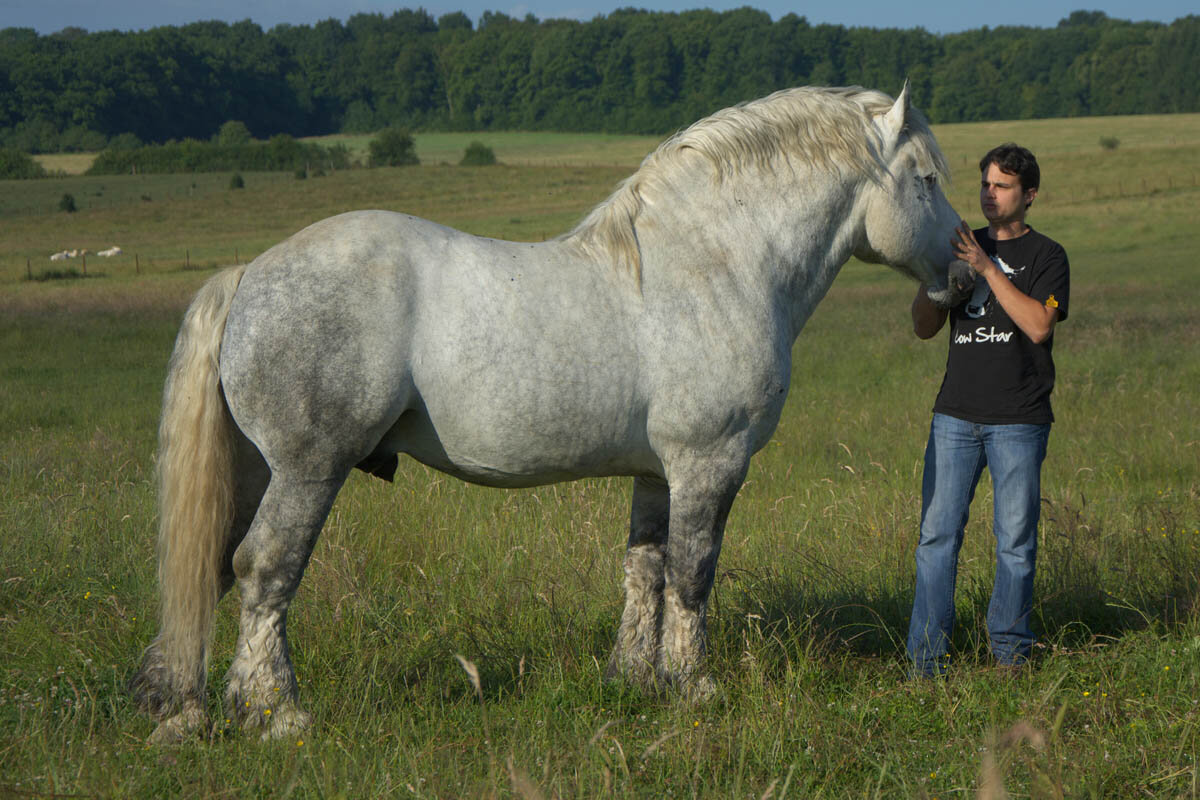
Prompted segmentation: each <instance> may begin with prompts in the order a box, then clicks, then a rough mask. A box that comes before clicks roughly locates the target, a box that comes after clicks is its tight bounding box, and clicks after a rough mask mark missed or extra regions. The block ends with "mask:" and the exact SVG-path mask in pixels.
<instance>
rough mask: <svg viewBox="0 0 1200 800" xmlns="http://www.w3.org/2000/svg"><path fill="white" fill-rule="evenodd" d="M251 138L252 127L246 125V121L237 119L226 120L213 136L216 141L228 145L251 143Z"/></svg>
mask: <svg viewBox="0 0 1200 800" xmlns="http://www.w3.org/2000/svg"><path fill="white" fill-rule="evenodd" d="M250 139H251V136H250V129H249V128H247V127H246V123H244V122H239V121H238V120H236V119H231V120H229V121H228V122H226V123H225V124H224V125H222V126H221V127H220V129H219V130H218V131H217V133H216V135H214V136H213V141H214V142H216V143H217V144H223V145H226V146H230V145H232V146H237V145H240V144H250Z"/></svg>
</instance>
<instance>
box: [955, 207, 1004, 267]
mask: <svg viewBox="0 0 1200 800" xmlns="http://www.w3.org/2000/svg"><path fill="white" fill-rule="evenodd" d="M954 232H955V233H956V234H958V235H957V237H956V238H954V239H951V240H950V245H951V246H952V247H953V248H954V252H955V254H957V256H958V260H959V261H962V262H965V263H966V264H969V265H970V266H971V269H973V270H975V273H976V274H977V275H979V276H980V277H983V278H986V277H987V276H988V272H990V271H992V270H994V269H996V262H994V261H992V259H991V256H989V255H988V254H987V253H985V252H984V251H983V248H982V247H980V246H979V242H978V241H976V239H975V231H973V230H971V226H970V225H968V224H967V223H966V221H965V220H959V223H958V227H957V228H955V229H954Z"/></svg>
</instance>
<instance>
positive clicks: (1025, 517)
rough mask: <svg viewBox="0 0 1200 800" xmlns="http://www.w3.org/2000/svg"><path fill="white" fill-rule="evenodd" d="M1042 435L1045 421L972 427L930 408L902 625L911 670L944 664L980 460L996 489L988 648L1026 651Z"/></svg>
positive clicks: (1013, 657)
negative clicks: (909, 598)
mask: <svg viewBox="0 0 1200 800" xmlns="http://www.w3.org/2000/svg"><path fill="white" fill-rule="evenodd" d="M1049 438H1050V425H1048V424H1046V425H1026V424H1020V425H980V424H976V423H973V422H966V421H964V420H961V419H957V418H956V417H950V416H946V415H945V414H934V415H933V422H932V424H931V425H930V429H929V444H928V445H927V446H926V448H925V472H924V477H923V479H922V482H921V539H920V542H919V543H918V544H917V584H916V596H915V597H914V598H913V610H912V621H911V623H910V624H909V629H908V655H909V658H911V659H912V661H913V671H914V673H915V674H917V675H935V674H940V673H941V672H943V671H944V670H945V668H946V663H947V660H948V657H949V651H950V635H951V632H952V631H953V630H954V583H955V580H956V578H957V577H958V551H959V548H961V547H962V540H963V528H964V527H966V524H967V516H968V511H969V509H970V506H971V500H972V499H973V498H974V497H975V487H976V486H977V485H978V483H979V477H980V475H982V474H983V468H984V467H985V466H986V467H987V468H988V470H989V472H991V475H992V490H993V494H994V497H995V502H994V515H993V521H992V530H993V532H994V533H995V535H996V578H995V582H994V583H993V585H992V600H991V604H990V605H989V606H988V615H987V627H988V635H989V637H990V640H991V647H992V655H993V656H994V657H995V659H996V661H997V662H998V663H1000V664H1004V665H1020V664H1023V663H1025V662H1026V661H1027V660H1028V659H1029V653H1030V650H1031V649H1032V647H1033V631H1032V630H1031V629H1030V627H1029V618H1030V615H1031V613H1032V611H1033V570H1034V565H1035V562H1036V560H1037V526H1038V518H1039V516H1040V513H1041V472H1042V461H1043V460H1044V459H1045V457H1046V443H1047V441H1048V440H1049Z"/></svg>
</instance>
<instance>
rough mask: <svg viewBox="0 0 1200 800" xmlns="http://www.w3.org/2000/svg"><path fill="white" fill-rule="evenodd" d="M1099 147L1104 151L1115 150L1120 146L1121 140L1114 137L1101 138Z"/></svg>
mask: <svg viewBox="0 0 1200 800" xmlns="http://www.w3.org/2000/svg"><path fill="white" fill-rule="evenodd" d="M1100 146H1101V147H1103V148H1104V149H1105V150H1116V149H1117V148H1118V147H1120V146H1121V140H1120V139H1118V138H1117V137H1115V136H1101V137H1100Z"/></svg>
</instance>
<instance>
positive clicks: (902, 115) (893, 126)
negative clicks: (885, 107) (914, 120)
mask: <svg viewBox="0 0 1200 800" xmlns="http://www.w3.org/2000/svg"><path fill="white" fill-rule="evenodd" d="M907 118H908V79H907V78H905V79H904V88H903V89H901V90H900V96H899V97H897V98H896V102H894V103H892V107H891V109H890V110H889V111H888V112H887V114H885V115H884V118H883V130H884V134H885V135H886V136H887V140H888V149H889V150H890V149H891V148H893V147H895V146H896V142H898V141H899V140H900V133H901V132H902V131H903V130H904V120H905V119H907Z"/></svg>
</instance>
